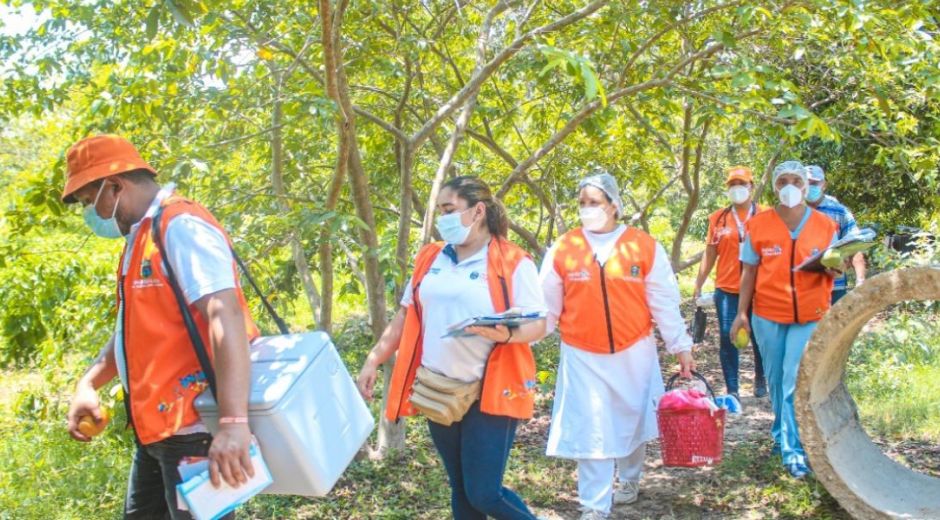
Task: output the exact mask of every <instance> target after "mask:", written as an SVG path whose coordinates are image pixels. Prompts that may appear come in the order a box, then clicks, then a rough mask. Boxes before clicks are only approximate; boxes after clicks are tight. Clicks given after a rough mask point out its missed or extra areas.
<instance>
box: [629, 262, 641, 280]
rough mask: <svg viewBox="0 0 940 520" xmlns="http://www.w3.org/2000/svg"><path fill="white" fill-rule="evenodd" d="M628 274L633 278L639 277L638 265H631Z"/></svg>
mask: <svg viewBox="0 0 940 520" xmlns="http://www.w3.org/2000/svg"><path fill="white" fill-rule="evenodd" d="M630 276H632V277H634V278H639V277H640V266H638V265H634V266H633V267H631V268H630Z"/></svg>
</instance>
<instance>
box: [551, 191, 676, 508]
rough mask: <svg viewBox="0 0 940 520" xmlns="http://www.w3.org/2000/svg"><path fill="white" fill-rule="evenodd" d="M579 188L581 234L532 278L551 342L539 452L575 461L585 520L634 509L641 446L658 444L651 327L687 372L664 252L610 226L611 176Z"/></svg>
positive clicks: (615, 198)
mask: <svg viewBox="0 0 940 520" xmlns="http://www.w3.org/2000/svg"><path fill="white" fill-rule="evenodd" d="M579 190H580V191H579V194H578V203H579V206H580V208H581V209H580V217H581V223H582V227H581V228H577V229H574V230H572V231H570V232H568V233H566V234H565V235H563V236H562V237H561V238H559V239H558V241H557V242H556V243H555V244H554V245H553V246H552V247H551V248H550V249H549V251H548V253H547V254H546V257H545V260H544V262H543V264H542V268H541V273H540V277H541V280H542V288H543V290H544V292H545V299H546V304H547V306H548V323H547V325H548V328H549V332H550V331H551V330H554V328H556V327H557V328H558V329H559V332H560V335H561V359H560V363H559V367H558V377H557V383H556V387H555V403H554V407H553V409H552V424H551V429H550V431H549V436H548V448H547V450H546V452H547V454H548V455H549V456H554V457H562V458H568V459H575V460H577V461H578V497H579V501H580V503H581V508H582V512H583V514H582V517H581V518H582V519H595V518H606V517H607V515H608V514H609V513H610V509H611V507H612V503H617V504H628V503H632V502H635V501H636V499H637V494H638V493H639V480H640V474H641V472H642V469H643V461H644V458H645V454H646V442H647V441H649V440H652V439H655V438H656V437H657V436H658V429H657V426H656V408H655V401H656V400H657V399H658V398H659V396H660V395H662V393H663V391H664V389H663V378H662V374H661V372H660V367H659V359H658V357H657V353H656V340H655V338H654V336H653V324H654V322H655V324H656V325H657V326H658V328H659V332H660V335H661V336H662V338H663V340H664V342H665V344H666V350H667V351H668V352H670V353H672V354H675V355H676V356H677V358H678V360H679V365H680V370H681V372H682V374H683V375H684V376H686V377H689V376H690V375H691V374H690V372H691V370H692V369H693V368H694V365H693V360H692V354H691V349H692V339H691V338H690V337H689V335H688V334H687V333H686V325H685V322H684V320H683V319H682V316H681V315H680V312H679V298H680V297H679V287H678V285H677V283H676V278H675V274H674V273H673V270H672V266H671V265H670V263H669V258H668V257H667V256H666V252H665V250H664V249H663V247H662V246H661V245H660V244H659V243H657V242H656V241H655V240H654V239H653V238H652V237H650V236H649V235H648V234H646V233H644V232H643V231H641V230H639V229H636V228H632V227H628V226H625V225H624V224H621V223H619V222H618V219H619V218H620V217H621V215H622V211H623V206H622V203H621V200H620V193H619V189H618V187H617V181H616V179H614V177H613V176H611V175H609V174H607V173H602V174H598V175H593V176H590V177H587V178H585V179H584V180H582V181H581V183H580V184H579ZM615 472H616V473H617V476H618V477H619V486H617V489H615V483H614V481H615Z"/></svg>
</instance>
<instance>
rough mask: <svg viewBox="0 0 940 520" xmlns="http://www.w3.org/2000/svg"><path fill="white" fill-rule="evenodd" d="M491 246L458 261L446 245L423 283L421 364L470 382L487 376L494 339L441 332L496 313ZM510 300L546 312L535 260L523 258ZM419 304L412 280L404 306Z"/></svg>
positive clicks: (522, 307)
mask: <svg viewBox="0 0 940 520" xmlns="http://www.w3.org/2000/svg"><path fill="white" fill-rule="evenodd" d="M488 250H489V245H486V246H484V247H483V248H482V249H481V250H480V251H478V252H477V253H475V254H473V255H471V256H469V257H467V258H465V259H464V260H463V261H461V262H455V261H454V258H452V256H451V253H452V252H453V248H451V247H450V246H446V247H445V251H441V253H440V254H438V255H437V257H436V258H435V259H434V262H433V263H432V264H431V268H430V269H429V270H428V274H427V275H426V276H425V277H424V279H423V280H422V281H421V285H420V286H419V287H418V294H419V298H420V300H421V311H422V316H421V321H422V324H423V327H424V329H423V333H424V336H423V343H422V347H423V354H422V357H421V364H422V365H424V366H425V367H427V368H429V369H431V370H433V371H435V372H438V373H441V374H444V375H446V376H448V377H452V378H454V379H458V380H460V381H465V382H471V381H479V380H480V379H483V372H484V370H485V368H486V360H487V358H488V357H489V354H490V351H491V350H493V345H494V343H493V342H492V341H490V340H488V339H486V338H482V337H480V336H466V337H458V338H442V337H441V336H443V335H444V334H445V333H446V332H447V327H448V326H449V325H453V324H454V323H458V322H460V321H463V320H465V319H467V318H473V317H475V316H482V315H486V314H491V313H493V312H495V309H494V308H493V302H492V300H491V298H490V290H489V285H488V284H487V276H488V275H487V269H486V267H487V252H488ZM510 302H512V306H513V307H514V308H518V309H520V310H522V311H523V312H545V310H546V309H545V301H544V298H543V297H542V288H541V286H540V284H539V278H538V270H537V269H536V267H535V263H534V262H533V261H532V260H531V259H529V258H526V259H524V260H522V261H521V262H519V265H518V266H517V267H516V270H515V272H514V273H513V275H512V295H511V296H510ZM413 303H414V300H413V294H412V287H411V280H408V285H407V287H406V289H405V293H404V295H403V296H402V300H401V304H402V305H403V306H405V307H407V306H409V305H412V304H413Z"/></svg>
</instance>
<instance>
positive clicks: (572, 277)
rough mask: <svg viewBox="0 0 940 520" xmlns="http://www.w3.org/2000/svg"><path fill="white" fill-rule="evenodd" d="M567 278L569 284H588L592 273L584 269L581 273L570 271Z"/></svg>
mask: <svg viewBox="0 0 940 520" xmlns="http://www.w3.org/2000/svg"><path fill="white" fill-rule="evenodd" d="M565 278H566V279H567V280H568V281H569V282H587V281H589V280H590V279H591V273H589V272H588V271H587V269H582V270H580V271H569V272H568V274H567V275H566V276H565Z"/></svg>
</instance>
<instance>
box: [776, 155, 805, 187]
mask: <svg viewBox="0 0 940 520" xmlns="http://www.w3.org/2000/svg"><path fill="white" fill-rule="evenodd" d="M788 174H789V175H796V176H798V177H800V178H801V179H803V185H804V186H805V185H806V183H807V179H806V167H805V166H803V163H801V162H800V161H784V162H782V163H780V164H778V165H777V166H776V167H775V168H774V185H776V184H777V179H778V178H780V176H781V175H788Z"/></svg>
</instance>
